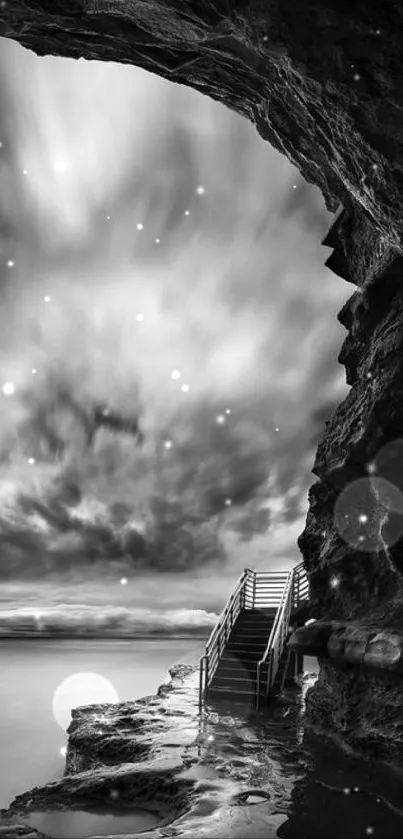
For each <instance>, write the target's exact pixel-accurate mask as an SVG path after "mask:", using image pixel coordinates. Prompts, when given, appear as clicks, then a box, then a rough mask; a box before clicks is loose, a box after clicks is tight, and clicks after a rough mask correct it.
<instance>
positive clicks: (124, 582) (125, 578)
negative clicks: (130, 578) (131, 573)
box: [120, 577, 127, 586]
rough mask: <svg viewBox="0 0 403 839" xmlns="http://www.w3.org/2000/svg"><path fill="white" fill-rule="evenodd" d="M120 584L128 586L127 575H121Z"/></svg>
mask: <svg viewBox="0 0 403 839" xmlns="http://www.w3.org/2000/svg"><path fill="white" fill-rule="evenodd" d="M120 585H121V586H127V577H121V578H120Z"/></svg>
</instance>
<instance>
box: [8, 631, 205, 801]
mask: <svg viewBox="0 0 403 839" xmlns="http://www.w3.org/2000/svg"><path fill="white" fill-rule="evenodd" d="M202 647H203V643H202V642H200V641H199V640H198V639H196V640H195V639H194V638H193V639H190V640H187V639H185V640H174V639H169V640H165V639H163V640H159V639H158V640H151V641H148V640H140V641H131V640H130V641H126V640H124V641H120V640H111V641H108V640H107V641H105V640H85V641H82V640H65V639H63V640H59V639H58V640H50V639H49V640H42V641H37V640H34V639H33V640H31V639H27V640H25V641H24V640H20V639H16V640H9V641H0V808H1V807H7V806H8V805H9V804H10V803H11V801H12V799H13V798H14V797H15V796H16V795H18V794H19V793H21V792H24V791H26V790H28V789H30V788H31V787H33V786H35V785H39V784H44V783H47V782H48V781H53V780H56V779H57V778H60V777H61V776H62V775H63V770H64V754H63V750H64V747H65V745H66V741H67V738H66V734H65V732H64V731H63V729H62V727H61V725H60V724H58V722H57V721H56V719H55V714H54V710H56V714H57V716H58V717H59V719H61V720H62V719H65V720H66V721H67V720H68V717H69V708H68V705H69V702H70V704H71V706H72V707H76V706H77V705H80V704H81V705H84V704H89V703H90V702H95V701H97V696H96V693H94V690H93V688H94V685H95V691H96V686H97V680H96V678H95V679H93V680H92V683H91V680H90V681H89V682H88V680H87V700H86V698H85V697H81V696H80V695H79V692H78V691H77V685H78V684H79V680H74V675H75V674H78V673H91V674H94V676H95V677H96V676H99V677H103V678H101V679H99V697H98V701H101V702H102V701H108V698H109V697H108V692H106V693H105V688H108V685H109V690H112V689H114V690H115V692H116V695H117V697H118V698H119V700H121V701H127V700H131V699H138V698H139V697H141V696H148V695H150V694H153V693H155V691H156V689H157V687H158V686H159V685H160V684H162V683H163V682H164V680H165V678H167V676H168V669H169V668H170V667H172V665H174V664H177V663H178V662H180V661H181V662H184V663H189V664H191V663H196V661H197V659H198V657H199V655H200V654H201V652H202ZM69 677H73V678H70V681H69V682H67V683H66V682H65V680H66V679H69ZM63 682H64V685H65V687H64V688H63V687H61V686H62V684H63ZM69 685H71V689H70V692H69V689H68V688H69ZM88 688H89V690H88ZM58 689H59V690H58ZM56 691H58V696H59V700H58V704H57V708H56V709H54V697H55V693H56Z"/></svg>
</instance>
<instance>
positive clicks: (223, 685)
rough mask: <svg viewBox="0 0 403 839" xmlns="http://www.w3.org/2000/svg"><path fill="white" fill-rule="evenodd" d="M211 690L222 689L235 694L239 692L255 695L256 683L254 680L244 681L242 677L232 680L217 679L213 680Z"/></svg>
mask: <svg viewBox="0 0 403 839" xmlns="http://www.w3.org/2000/svg"><path fill="white" fill-rule="evenodd" d="M210 690H222V691H226V692H228V693H232V694H233V695H234V696H236V695H237V694H238V693H249V694H251V695H254V694H255V693H256V684H254V683H253V682H247V681H242V680H241V679H238V680H235V679H234V680H232V681H224V680H221V679H217V681H213V682H212V684H211V686H210Z"/></svg>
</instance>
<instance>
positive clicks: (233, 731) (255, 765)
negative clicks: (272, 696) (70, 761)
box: [0, 639, 403, 839]
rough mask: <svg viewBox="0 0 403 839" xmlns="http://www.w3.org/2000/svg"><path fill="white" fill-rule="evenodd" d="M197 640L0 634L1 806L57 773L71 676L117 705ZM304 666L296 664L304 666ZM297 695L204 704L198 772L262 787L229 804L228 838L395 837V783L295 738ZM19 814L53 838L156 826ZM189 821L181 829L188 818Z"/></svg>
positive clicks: (136, 814)
mask: <svg viewBox="0 0 403 839" xmlns="http://www.w3.org/2000/svg"><path fill="white" fill-rule="evenodd" d="M202 646H203V645H202V643H200V642H197V641H195V640H194V639H193V640H169V641H168V640H153V641H135V642H134V641H117V640H116V641H104V640H102V641H101V640H100V641H93V640H91V641H78V640H77V641H70V640H69V641H66V640H63V641H59V640H57V641H54V640H48V641H44V640H42V641H36V640H32V641H21V640H16V641H2V642H1V643H0V666H1V670H0V672H1V674H2V682H1V688H0V701H1V714H0V779H1V781H0V806H2V807H6V806H8V804H9V803H10V802H11V800H12V799H13V798H14V796H15V795H17V794H19V793H21V792H24V791H26V790H28V789H30V788H31V787H33V786H35V785H37V784H43V783H46V782H48V781H53V780H55V779H56V778H58V777H61V776H62V774H63V769H64V755H63V754H62V753H61V750H62V749H63V746H64V745H65V743H66V735H65V733H64V732H63V729H62V727H61V724H60V723H59V724H58V723H57V721H56V719H55V713H54V712H55V711H56V716H57V718H58V719H59V721H61V720H63V719H66V720H67V719H68V716H69V707H68V706H69V702H70V703H71V705H72V706H73V707H75V706H76V705H77V704H80V702H77V697H75V696H74V690H76V687H74V685H76V682H75V680H74V675H75V674H77V673H92V674H95V676H98V677H103V680H104V681H101V683H100V684H101V692H102V690H104V691H105V690H106V691H108V690H109V691H110V690H113V691H115V695H116V696H118V698H119V699H121V700H130V699H135V698H138V697H140V696H144V695H150V694H153V693H155V690H156V688H157V687H158V686H159V685H160V684H161V683H162V682H163V681H164V680H165V678H166V677H167V671H168V668H169V667H171V666H172V665H173V664H175V663H177V662H179V661H182V662H185V663H196V662H197V660H198V658H199V656H200V653H201V650H202ZM314 664H315V662H314V661H312V660H306V661H305V667H306V669H309V670H311V669H312V668H313V665H314ZM70 677H72V678H70ZM69 678H70V681H69V682H67V683H66V682H65V680H66V679H69ZM63 682H64V685H65V686H66V684H67V685H70V688H69V689H68V690H67V689H66V687H64V688H63V689H60V685H62V683H63ZM84 682H85V680H84ZM311 682H312V680H311ZM307 683H308V682H307ZM58 688H59V690H57V689H58ZM93 688H94V682H93V681H91V679H90V680H89V681H88V679H87V682H86V690H87V691H89V692H90V693H91V691H92V690H93ZM69 691H70V692H69ZM55 694H56V696H58V701H57V703H56V706H55V704H54V697H55ZM301 696H302V694H301V692H300V691H298V690H296V689H295V688H293V689H289V690H288V691H285V692H284V695H283V698H282V699H281V701H279V703H278V704H275V705H273V707H272V708H271V709H270V713H269V714H267V715H258V716H256V715H255V714H254V713H252V714H251V715H250V716H249V715H248V714H246V716H244V715H242V714H241V715H239V711H238V710H237V708H236V707H235V708H234V710H233V711H232V710H230V709H228V710H226V709H225V705H224V707H222V706H219V705H217V707H216V708H215V706H214V708H213V709H212V710H211V713H210V715H209V717H208V720H207V724H206V725H207V728H206V731H205V735H206V743H207V746H206V749H207V750H208V753H209V756H208V759H207V763H204V764H203V765H202V766H201V767H200V771H203V772H204V773H205V774H206V778H207V779H209V778H210V777H213V776H214V775H215V773H218V775H219V776H220V778H221V777H224V775H222V774H221V772H222V770H223V769H224V765H225V766H226V767H227V769H226V770H225V773H224V774H225V776H226V775H227V772H229V782H230V783H233V782H234V781H240V782H242V779H243V783H246V784H247V786H248V787H250V788H251V789H252V792H253V791H254V792H255V791H256V790H257V789H259V788H260V787H262V788H264V789H269V791H270V796H269V800H268V801H263V802H260V803H259V797H256V795H255V796H254V795H252V797H251V800H250V802H249V805H248V807H245V808H238V807H236V808H233V809H232V810H231V811H230V814H229V817H230V818H232V819H234V823H233V824H232V822H231V825H230V830H231V836H233V837H234V839H245V837H248V839H273V837H276V838H278V839H323V837H326V839H340V836H347V837H349V839H361V837H362V839H365V837H366V836H373V837H374V839H377V837H379V839H381V837H382V839H401V837H402V836H403V812H402V811H403V805H402V796H401V780H400V779H399V778H397V777H394V776H392V775H390V774H389V773H387V772H386V773H385V772H384V771H383V770H381V768H380V767H378V766H377V765H376V764H374V763H365V762H363V761H360V760H351V759H349V758H346V757H345V756H344V755H343V754H342V752H341V751H339V750H336V749H334V748H333V747H331V746H328V745H327V744H326V743H325V742H324V741H323V739H322V738H319V739H318V738H315V737H312V735H305V737H304V736H303V731H302V728H301V725H300V722H299V720H300V711H299V708H300V707H301ZM298 697H300V698H299V699H298ZM104 698H105V697H104V696H101V697H100V699H101V700H102V699H104ZM91 701H96V697H94V696H92V698H91ZM81 704H84V703H82V702H81ZM210 733H211V734H212V737H211V738H210V737H209V736H208V735H209V734H210ZM203 777H204V776H203ZM224 788H225V784H224ZM206 795H207V796H208V793H206ZM207 803H208V802H207ZM26 821H27V822H28V823H29V824H31V825H32V826H36V827H40V828H42V829H43V830H44V831H45V832H47V833H48V835H50V836H54V837H55V839H57V837H60V839H62V838H63V837H69V839H85V837H87V836H91V835H94V834H96V835H99V836H101V835H104V836H105V835H107V834H108V833H109V834H110V833H115V834H119V833H120V834H124V833H125V832H129V833H138V832H140V831H144V830H147V829H150V828H152V827H153V826H155V825H156V824H157V823H158V820H157V818H156V817H155V816H154V815H152V814H151V813H148V812H145V811H143V810H140V809H137V810H133V811H130V812H128V811H127V810H126V811H124V812H121V813H119V812H115V813H113V812H109V813H100V812H97V811H95V810H94V811H93V812H77V811H76V812H67V813H63V812H53V813H52V812H47V813H35V814H31V815H30V816H29V817H27V819H26ZM209 825H211V816H206V817H202V818H201V822H200V824H199V825H197V826H198V829H200V828H201V830H202V832H201V833H199V834H198V835H205V836H206V837H207V839H211V836H212V834H211V833H210V832H209V829H210V828H209ZM190 827H191V830H190V833H192V832H193V830H194V828H196V823H194V824H192V825H191V826H190ZM216 827H217V829H215V831H214V835H215V836H216V837H218V839H224V837H227V836H228V830H229V828H228V822H226V823H225V822H224V826H223V827H222V829H221V832H219V830H218V825H217V826H216ZM203 830H204V831H205V833H203Z"/></svg>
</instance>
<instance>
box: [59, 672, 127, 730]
mask: <svg viewBox="0 0 403 839" xmlns="http://www.w3.org/2000/svg"><path fill="white" fill-rule="evenodd" d="M104 702H112V703H115V702H119V697H118V694H117V693H116V690H115V688H114V686H113V684H112V682H110V681H109V679H106V678H105V677H104V676H100V675H99V674H98V673H74V674H73V675H72V676H68V677H67V679H64V680H63V682H61V683H60V685H59V687H58V688H56V690H55V693H54V696H53V716H54V718H55V720H56V722H57V724H58V725H60V728H62V729H63V731H65V730H66V728H67V726H68V725H69V723H70V720H71V711H72V709H73V708H78V707H79V706H80V705H98V704H100V703H104Z"/></svg>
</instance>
